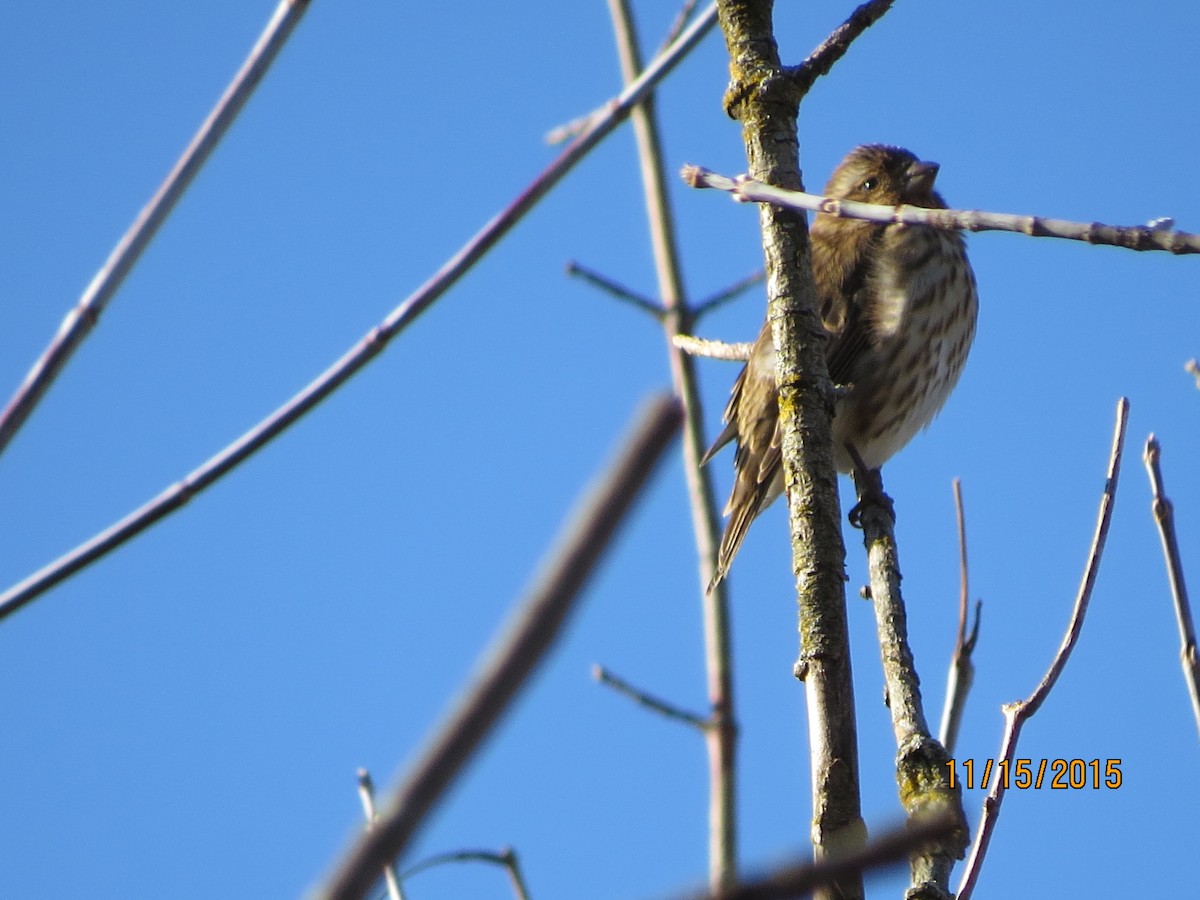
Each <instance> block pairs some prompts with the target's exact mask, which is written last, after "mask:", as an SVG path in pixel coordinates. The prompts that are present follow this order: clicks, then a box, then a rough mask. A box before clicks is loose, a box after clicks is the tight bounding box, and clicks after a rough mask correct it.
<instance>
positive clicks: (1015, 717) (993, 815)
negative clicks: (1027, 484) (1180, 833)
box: [958, 397, 1129, 900]
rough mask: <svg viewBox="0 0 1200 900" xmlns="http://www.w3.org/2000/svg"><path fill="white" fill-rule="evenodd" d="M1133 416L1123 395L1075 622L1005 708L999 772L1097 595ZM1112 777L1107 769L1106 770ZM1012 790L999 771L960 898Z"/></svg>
mask: <svg viewBox="0 0 1200 900" xmlns="http://www.w3.org/2000/svg"><path fill="white" fill-rule="evenodd" d="M1128 421H1129V401H1128V400H1127V399H1126V398H1124V397H1122V398H1121V399H1120V401H1119V402H1118V403H1117V423H1116V426H1115V427H1114V428H1113V440H1112V451H1111V452H1110V453H1109V457H1108V470H1107V473H1106V476H1105V480H1104V495H1103V496H1102V497H1101V498H1100V513H1099V516H1098V517H1097V520H1096V531H1095V534H1094V535H1093V536H1092V546H1091V548H1090V549H1089V550H1088V558H1087V564H1086V565H1085V566H1084V570H1083V579H1082V580H1081V581H1080V583H1079V592H1078V593H1077V594H1076V597H1075V605H1074V607H1073V608H1072V610H1071V621H1070V623H1069V624H1068V625H1067V633H1066V634H1065V635H1064V636H1063V639H1062V643H1061V644H1060V645H1059V648H1058V652H1057V653H1055V654H1054V659H1053V661H1051V663H1050V668H1049V669H1047V670H1046V674H1045V675H1044V676H1042V680H1041V682H1039V683H1038V686H1037V687H1036V688H1035V689H1034V691H1033V693H1032V694H1030V695H1029V697H1028V698H1027V699H1025V700H1022V701H1020V702H1018V703H1009V704H1007V705H1005V707H1004V737H1003V739H1002V740H1001V743H1000V757H999V760H1000V761H999V764H998V765H997V766H996V767H995V768H996V771H997V772H1003V773H1008V772H1009V771H1010V770H1011V767H1012V764H1013V759H1014V757H1015V756H1016V754H1017V740H1018V739H1019V738H1020V736H1021V729H1022V727H1024V725H1025V723H1026V722H1027V721H1028V720H1029V719H1030V718H1031V717H1032V716H1033V715H1034V713H1036V712H1037V711H1038V710H1039V709H1040V708H1041V706H1042V704H1043V703H1045V702H1046V697H1048V696H1049V695H1050V691H1051V690H1052V689H1053V688H1054V684H1055V682H1057V681H1058V676H1059V675H1061V674H1062V671H1063V668H1064V667H1065V666H1066V665H1067V659H1068V658H1070V656H1071V650H1072V649H1074V647H1075V644H1076V642H1077V641H1078V640H1079V633H1080V631H1081V630H1082V629H1083V617H1084V616H1085V615H1086V614H1087V608H1088V603H1089V602H1090V601H1091V599H1092V589H1093V588H1094V587H1095V585H1096V575H1097V574H1098V573H1099V571H1100V557H1101V556H1102V555H1103V553H1104V542H1105V540H1106V538H1107V537H1108V526H1109V524H1110V523H1111V522H1112V510H1113V503H1114V502H1115V501H1116V495H1117V478H1118V476H1119V475H1120V472H1121V454H1122V452H1123V450H1124V447H1125V426H1126V424H1127V423H1128ZM1106 777H1107V773H1106ZM1007 790H1008V778H1007V777H1002V776H1001V775H997V776H996V779H995V781H994V782H993V783H992V787H991V790H989V791H988V795H987V798H986V799H985V800H984V801H983V815H982V816H981V818H980V822H979V831H978V833H977V834H976V835H975V843H974V844H973V845H972V846H971V853H970V855H969V856H968V857H967V864H966V868H965V870H964V871H963V877H962V881H961V882H960V883H959V886H958V900H969V898H970V896H971V894H972V892H973V891H974V890H975V882H976V881H977V880H978V878H979V871H980V868H981V867H982V866H983V858H984V856H986V855H987V849H988V844H989V843H990V842H991V839H992V832H994V831H995V829H996V822H997V820H998V819H999V817H1000V804H1001V803H1003V802H1004V794H1005V792H1006V791H1007Z"/></svg>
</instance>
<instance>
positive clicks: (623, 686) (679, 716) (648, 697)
mask: <svg viewBox="0 0 1200 900" xmlns="http://www.w3.org/2000/svg"><path fill="white" fill-rule="evenodd" d="M592 677H593V678H595V679H596V680H597V681H598V682H600V683H601V684H606V685H608V686H609V687H610V688H612V689H613V690H614V691H616V692H617V693H618V694H624V695H625V696H626V697H628V698H629V699H630V700H632V701H633V702H634V703H637V704H638V705H639V706H644V707H646V708H647V709H649V710H652V711H654V712H656V713H658V714H659V715H661V716H666V717H667V718H668V719H674V720H675V721H676V722H682V723H683V724H685V725H691V726H692V727H693V728H696V729H698V730H699V731H707V730H708V729H709V728H710V727H712V723H711V722H710V721H709V720H708V719H706V718H705V717H704V716H698V715H696V714H695V713H691V712H688V711H687V710H684V709H680V708H679V707H677V706H674V705H672V704H670V703H668V702H667V701H666V700H663V699H661V698H659V697H655V696H653V695H652V694H648V693H646V692H645V691H643V690H641V689H640V688H636V687H634V686H633V685H632V684H630V683H629V682H628V681H626V680H625V679H624V678H621V677H620V676H619V675H614V674H613V673H612V672H610V671H608V669H606V668H604V667H603V666H592Z"/></svg>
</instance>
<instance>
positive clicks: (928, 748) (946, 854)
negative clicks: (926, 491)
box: [859, 473, 967, 900]
mask: <svg viewBox="0 0 1200 900" xmlns="http://www.w3.org/2000/svg"><path fill="white" fill-rule="evenodd" d="M868 474H869V475H872V476H874V477H875V478H878V475H877V473H868ZM878 486H879V487H880V489H882V485H881V484H880V485H878ZM863 493H864V488H863V487H862V486H860V495H862V494H863ZM859 521H860V522H861V524H862V529H863V544H864V545H865V546H866V549H867V565H868V569H869V572H870V579H871V600H872V603H873V604H874V607H875V621H876V626H877V629H878V632H879V650H880V653H881V655H882V657H883V677H884V683H885V684H886V689H887V705H888V710H889V711H890V712H891V716H892V730H893V732H894V733H895V736H896V782H897V785H898V786H899V789H900V802H901V803H902V804H903V806H904V811H905V812H906V813H907V814H908V815H909V816H910V817H912V818H918V819H919V818H922V817H926V816H930V815H940V816H950V817H953V818H954V819H956V820H957V822H958V827H957V828H956V829H954V830H953V831H951V832H950V833H949V834H947V835H946V837H945V839H944V840H942V841H939V842H937V843H932V844H929V845H928V846H926V847H923V848H922V849H921V850H920V851H918V852H916V853H914V854H913V855H912V856H911V857H910V860H909V862H910V866H911V869H912V888H911V889H910V890H909V892H908V893H907V895H906V897H907V898H908V900H948V898H949V897H950V872H951V869H953V867H954V863H955V861H956V860H959V859H962V856H963V852H964V851H965V850H966V847H967V821H966V814H965V812H964V811H963V805H962V789H961V788H960V787H959V786H958V785H956V784H955V783H954V781H953V779H952V777H951V775H950V772H949V770H948V769H947V767H946V762H947V760H948V756H947V754H946V750H945V748H943V747H942V745H941V744H940V743H939V742H938V741H937V739H936V738H934V737H933V735H932V734H930V732H929V726H928V724H927V722H926V718H925V709H924V706H923V704H922V701H921V687H920V679H919V678H918V677H917V670H916V666H915V664H914V661H913V654H912V648H911V647H910V646H909V643H908V617H907V614H906V612H905V609H904V599H903V597H902V596H901V594H900V563H899V557H898V554H897V549H896V535H895V531H894V526H895V520H894V518H893V516H892V511H891V508H890V505H889V504H887V503H870V502H868V503H866V504H865V505H864V508H863V510H862V513H861V516H860V519H859Z"/></svg>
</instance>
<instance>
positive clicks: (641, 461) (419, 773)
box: [317, 396, 683, 900]
mask: <svg viewBox="0 0 1200 900" xmlns="http://www.w3.org/2000/svg"><path fill="white" fill-rule="evenodd" d="M682 418H683V412H682V410H681V409H680V406H679V402H678V401H677V400H676V399H675V398H674V397H665V396H663V397H658V398H657V399H655V400H654V402H653V403H651V404H650V405H649V406H648V407H647V408H646V409H644V410H643V411H642V412H641V413H640V414H639V415H638V418H637V422H636V424H635V426H634V428H633V430H632V433H631V434H630V436H629V437H628V438H627V439H626V440H625V441H624V443H623V447H622V449H621V451H620V453H619V454H618V455H617V457H616V458H615V459H614V460H613V462H612V463H611V464H610V465H609V466H608V467H607V469H606V471H605V474H604V476H603V478H602V479H601V480H600V482H599V483H597V484H596V485H595V487H593V488H592V489H591V490H589V491H588V493H587V495H586V496H585V497H584V498H583V500H582V501H581V502H580V503H579V504H578V506H577V507H576V510H575V511H574V513H573V514H572V515H571V517H570V519H569V520H568V522H567V524H566V526H565V528H564V529H563V531H562V532H561V534H560V536H559V538H558V540H557V542H556V546H555V548H554V550H553V551H552V552H551V554H550V556H549V557H548V559H547V561H546V562H545V563H544V564H543V566H542V567H541V569H540V570H539V572H538V574H537V575H536V576H535V578H534V581H533V584H532V585H531V587H530V588H529V590H528V592H527V594H526V596H525V597H524V599H522V600H521V601H520V602H519V603H518V604H517V606H516V608H515V611H514V613H513V615H512V616H511V617H510V620H509V623H508V624H507V626H506V627H505V628H504V629H503V630H502V631H501V632H500V633H499V635H498V636H497V637H496V638H494V639H493V642H492V646H491V647H490V648H489V649H488V651H487V652H486V653H485V654H484V655H483V657H482V662H481V664H480V666H479V667H478V669H477V674H476V676H475V677H474V678H473V679H472V682H471V684H470V685H469V687H468V689H467V691H466V692H465V693H464V694H463V695H462V696H461V699H460V700H459V701H458V702H457V703H456V704H455V707H454V709H453V710H452V711H451V713H450V714H449V715H448V716H447V717H446V718H445V719H444V720H443V722H442V724H441V725H440V726H439V727H438V729H437V731H436V732H435V734H434V735H433V737H432V738H431V739H430V740H429V741H428V742H427V743H426V744H425V747H424V748H423V750H422V751H421V753H420V754H419V756H418V757H417V761H416V762H415V763H414V764H413V766H412V767H411V768H410V770H409V773H408V775H407V776H406V777H405V778H404V780H403V782H402V783H401V785H400V787H399V788H398V789H397V790H396V791H395V793H393V794H392V796H391V797H390V798H389V800H388V802H387V804H386V805H385V806H384V808H383V811H382V813H381V814H380V817H379V819H378V820H377V821H376V823H375V827H374V828H372V829H370V831H367V832H365V833H363V834H360V835H359V836H358V837H357V839H356V840H355V841H354V844H353V846H352V847H351V848H350V850H349V851H348V852H347V853H346V854H345V855H344V856H343V858H342V859H341V860H340V861H339V862H338V864H337V866H336V868H335V870H334V872H333V873H332V874H331V876H330V877H329V879H328V881H327V882H326V883H325V886H324V887H323V888H322V889H321V890H320V891H319V892H318V893H317V896H318V897H322V898H329V900H359V898H361V897H363V896H365V895H366V893H367V891H368V890H369V889H370V887H371V885H372V883H373V882H374V881H375V879H376V878H378V873H379V871H380V869H381V868H382V867H383V865H384V864H385V863H387V862H390V861H391V860H393V859H395V858H397V857H398V856H399V855H400V854H401V853H402V852H403V851H404V849H405V847H407V846H408V843H409V841H410V840H411V839H412V837H413V835H414V834H415V833H416V832H417V830H418V829H419V828H420V827H421V825H422V824H423V823H424V821H425V818H426V816H428V814H429V813H430V812H431V811H432V810H433V808H434V807H435V806H436V805H437V804H438V802H439V801H440V799H441V797H442V795H443V794H444V793H445V791H446V789H447V788H448V787H449V786H450V785H451V783H452V782H453V781H454V779H455V778H456V777H457V775H458V773H459V772H460V771H461V770H462V768H463V766H465V765H466V763H467V761H468V760H469V759H470V758H471V757H472V756H474V754H475V752H476V750H478V748H479V747H480V745H481V744H482V742H483V741H484V739H485V738H486V737H487V736H488V734H489V733H490V732H491V730H492V728H493V727H494V726H495V724H496V723H497V721H498V720H499V719H500V716H501V715H502V714H503V713H504V711H505V710H506V709H507V708H508V706H509V704H510V703H511V702H512V700H513V698H514V697H515V696H516V694H517V692H518V691H519V690H520V689H521V687H522V686H523V685H524V684H525V682H526V681H527V679H528V678H529V676H530V674H532V672H533V670H534V669H535V668H536V667H537V665H538V664H539V663H540V662H541V660H542V659H543V658H544V657H545V655H546V653H547V651H549V649H550V647H551V646H552V645H553V644H554V642H555V640H556V639H557V637H558V635H559V633H560V631H561V630H562V626H563V624H564V622H565V621H566V617H567V615H568V613H570V612H571V610H572V609H573V608H574V606H575V603H576V601H577V599H578V598H579V596H580V594H581V593H582V591H583V588H584V586H585V585H586V584H587V581H588V579H589V577H590V575H591V573H592V572H593V571H594V570H595V568H596V566H597V564H598V563H599V562H600V558H601V556H602V555H603V554H604V552H605V550H607V548H608V546H609V544H610V543H611V542H612V539H613V537H614V536H615V535H616V532H617V529H618V528H619V526H620V525H621V523H622V522H623V521H624V519H625V516H626V514H627V513H628V512H629V510H630V509H631V508H632V506H633V503H634V501H635V500H636V499H637V497H638V495H639V493H640V491H641V489H642V487H643V486H644V485H645V484H646V483H647V482H648V480H649V478H650V475H651V473H652V472H653V471H654V469H655V467H656V464H657V463H658V461H659V460H661V458H662V455H663V454H664V453H665V452H666V449H667V447H668V446H670V443H671V441H672V440H673V439H674V437H675V435H676V434H677V433H678V431H679V425H680V422H681V420H682Z"/></svg>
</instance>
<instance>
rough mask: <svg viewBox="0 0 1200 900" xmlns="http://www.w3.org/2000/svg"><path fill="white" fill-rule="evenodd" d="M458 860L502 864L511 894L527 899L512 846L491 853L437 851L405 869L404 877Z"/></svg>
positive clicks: (407, 877)
mask: <svg viewBox="0 0 1200 900" xmlns="http://www.w3.org/2000/svg"><path fill="white" fill-rule="evenodd" d="M460 862H483V863H489V864H491V865H494V866H503V867H504V869H505V871H507V872H508V880H509V881H510V882H512V887H513V894H515V895H516V897H517V900H529V886H528V885H526V884H525V877H524V875H522V873H521V863H520V860H518V859H517V854H516V851H515V850H513V848H512V847H505V848H504V849H503V850H501V851H500V852H499V853H493V852H492V851H491V850H454V851H451V852H449V853H439V854H437V855H436V856H431V857H429V858H428V859H423V860H421V861H420V862H418V863H414V864H413V865H412V866H410V867H409V868H407V869H405V870H404V879H405V880H406V881H407V880H408V879H409V878H412V877H413V876H414V875H419V874H420V873H421V872H424V871H426V870H427V869H433V868H436V867H437V866H444V865H449V864H450V863H460Z"/></svg>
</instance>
